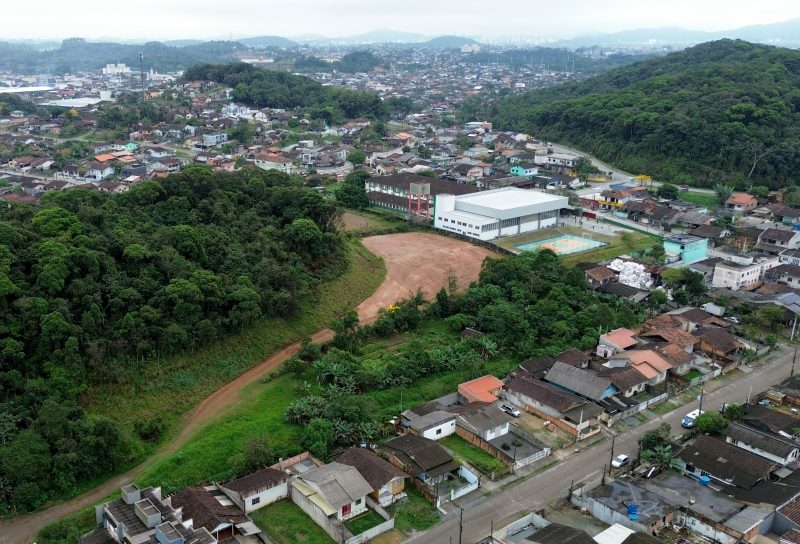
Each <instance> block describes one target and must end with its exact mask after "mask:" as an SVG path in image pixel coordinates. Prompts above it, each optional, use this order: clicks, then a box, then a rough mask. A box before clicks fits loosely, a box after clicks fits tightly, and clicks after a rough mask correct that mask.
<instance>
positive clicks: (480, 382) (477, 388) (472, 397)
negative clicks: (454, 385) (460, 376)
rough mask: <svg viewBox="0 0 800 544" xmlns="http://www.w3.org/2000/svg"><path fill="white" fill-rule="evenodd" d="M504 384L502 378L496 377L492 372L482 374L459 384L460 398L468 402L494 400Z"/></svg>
mask: <svg viewBox="0 0 800 544" xmlns="http://www.w3.org/2000/svg"><path fill="white" fill-rule="evenodd" d="M504 385H505V384H504V383H503V381H502V380H499V379H497V378H495V377H494V376H492V375H491V374H487V375H486V376H481V377H480V378H475V379H474V380H470V381H468V382H464V383H462V384H459V386H458V396H459V400H463V401H464V402H467V403H470V402H494V401H496V400H497V399H498V395H499V394H500V390H501V389H502V388H503V386H504Z"/></svg>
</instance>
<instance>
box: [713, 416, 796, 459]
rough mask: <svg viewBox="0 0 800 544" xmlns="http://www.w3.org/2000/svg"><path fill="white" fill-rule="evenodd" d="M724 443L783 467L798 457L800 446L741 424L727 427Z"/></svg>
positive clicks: (787, 439) (789, 439)
mask: <svg viewBox="0 0 800 544" xmlns="http://www.w3.org/2000/svg"><path fill="white" fill-rule="evenodd" d="M725 441H726V442H728V444H733V445H734V446H736V447H737V448H742V449H743V450H747V451H749V452H752V453H755V454H756V455H759V456H761V457H763V458H765V459H769V460H770V461H774V462H776V463H780V464H781V465H784V466H786V465H789V464H791V463H794V462H795V461H797V459H798V458H799V457H800V446H798V445H797V443H796V442H795V441H794V440H792V439H791V438H782V437H780V436H777V435H774V434H771V433H765V432H763V431H759V430H758V429H754V428H752V427H748V426H747V425H742V424H741V423H736V422H731V423H730V424H729V425H728V427H727V428H726V429H725Z"/></svg>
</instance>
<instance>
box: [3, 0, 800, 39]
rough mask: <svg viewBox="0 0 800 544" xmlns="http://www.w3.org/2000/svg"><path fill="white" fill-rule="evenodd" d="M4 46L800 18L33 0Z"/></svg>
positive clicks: (504, 6)
mask: <svg viewBox="0 0 800 544" xmlns="http://www.w3.org/2000/svg"><path fill="white" fill-rule="evenodd" d="M3 15H4V20H5V21H6V22H5V24H4V25H3V37H2V38H0V40H2V39H40V40H47V39H53V40H56V39H63V38H67V37H71V36H77V37H84V38H89V39H97V38H103V37H114V38H119V39H127V40H138V39H145V40H159V41H165V40H176V39H201V40H202V39H228V38H229V37H230V38H233V39H234V40H235V39H240V38H245V37H251V36H261V35H278V36H285V37H292V36H298V35H304V34H321V35H324V36H327V37H333V38H336V37H342V36H350V35H354V34H361V33H364V32H368V31H371V30H375V29H391V30H397V31H404V32H415V33H420V34H425V35H428V36H439V35H444V34H457V35H462V36H483V37H494V38H502V37H504V36H510V37H523V36H525V37H531V38H537V37H538V38H549V39H553V38H571V37H575V36H579V35H583V34H588V33H608V32H617V31H620V30H632V29H640V28H659V27H666V26H674V27H680V28H685V29H688V30H706V31H720V30H730V29H734V28H738V27H743V26H749V25H754V24H769V23H778V22H782V21H786V20H789V19H793V18H798V17H800V2H797V0H762V1H761V2H758V4H753V3H752V2H749V1H744V0H671V1H669V2H664V1H653V2H642V1H641V0H596V1H592V0H562V1H561V2H558V3H554V4H549V5H548V4H545V3H543V2H530V1H526V0H492V1H490V2H486V1H485V0H437V1H435V2H431V1H430V0H426V1H423V0H405V1H404V2H387V1H385V0H370V1H367V0H283V1H280V2H277V1H274V0H260V1H259V0H227V1H226V2H219V1H218V0H136V1H134V2H126V3H120V2H116V3H111V2H106V1H104V0H72V1H71V2H70V3H69V5H68V6H67V5H65V4H64V3H63V2H62V1H61V0H28V1H26V2H15V3H11V4H9V5H4V6H3Z"/></svg>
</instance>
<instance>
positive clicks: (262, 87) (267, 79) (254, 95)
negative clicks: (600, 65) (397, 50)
mask: <svg viewBox="0 0 800 544" xmlns="http://www.w3.org/2000/svg"><path fill="white" fill-rule="evenodd" d="M183 78H184V80H186V81H194V80H206V81H215V82H217V83H223V84H225V85H228V86H230V87H233V98H234V100H236V101H238V102H243V103H245V104H247V105H248V106H253V107H256V108H266V107H271V108H308V109H309V110H310V111H311V113H312V114H314V115H316V116H318V117H320V118H325V119H327V120H328V121H329V122H339V121H341V120H342V119H344V118H348V119H353V118H357V117H374V118H376V119H387V118H388V117H389V115H390V113H391V109H390V107H389V105H388V104H386V103H384V102H383V101H382V100H381V98H380V97H379V96H378V95H377V94H375V93H371V92H364V91H353V90H350V89H345V88H344V87H335V86H323V85H321V84H319V83H317V82H316V81H314V80H313V79H309V78H307V77H304V76H296V75H293V74H290V73H287V72H279V71H275V70H264V69H259V68H254V67H253V66H252V65H250V64H245V63H238V64H203V65H198V66H193V67H192V68H190V69H188V70H186V72H185V73H184V75H183Z"/></svg>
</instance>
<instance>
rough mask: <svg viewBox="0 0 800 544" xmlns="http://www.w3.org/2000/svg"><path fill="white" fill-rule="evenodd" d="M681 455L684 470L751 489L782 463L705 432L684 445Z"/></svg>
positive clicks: (697, 476)
mask: <svg viewBox="0 0 800 544" xmlns="http://www.w3.org/2000/svg"><path fill="white" fill-rule="evenodd" d="M677 457H678V458H679V459H680V460H681V462H682V463H683V467H682V470H683V472H684V474H687V475H690V476H694V477H695V478H700V477H701V476H708V477H709V478H711V479H713V480H717V481H719V482H721V483H724V484H728V485H734V486H737V487H742V488H745V489H750V488H752V487H753V486H754V485H756V484H757V483H758V482H760V481H762V480H769V477H770V475H771V474H772V472H773V471H774V470H776V469H777V468H778V466H779V465H778V464H777V463H775V462H773V461H770V460H768V459H764V458H763V457H761V456H759V455H756V454H754V453H750V452H749V451H746V450H744V449H742V448H737V447H736V446H734V445H733V444H729V443H727V442H726V441H724V440H720V439H719V438H716V437H713V436H709V435H705V434H701V435H700V436H698V437H697V438H696V439H695V440H694V442H692V443H691V444H689V445H687V446H684V448H683V449H682V450H681V451H680V452H678V454H677Z"/></svg>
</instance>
